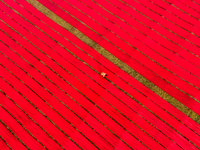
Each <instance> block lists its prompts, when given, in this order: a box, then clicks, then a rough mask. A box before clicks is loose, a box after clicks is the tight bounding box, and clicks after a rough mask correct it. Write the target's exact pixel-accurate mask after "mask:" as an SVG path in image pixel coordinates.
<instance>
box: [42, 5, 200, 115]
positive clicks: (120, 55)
mask: <svg viewBox="0 0 200 150" xmlns="http://www.w3.org/2000/svg"><path fill="white" fill-rule="evenodd" d="M42 3H44V2H42ZM45 3H46V2H45ZM45 6H47V5H46V4H45ZM47 7H51V5H48V6H47ZM54 8H56V6H54ZM58 10H59V9H57V12H56V13H60V10H59V11H58ZM61 12H62V11H61ZM63 14H65V16H64V17H69V18H70V16H68V15H67V14H66V13H63V12H62V13H61V14H60V15H61V16H62V15H63ZM67 20H68V19H67ZM68 21H70V22H71V23H72V24H73V25H74V26H75V27H78V28H79V30H81V31H82V32H83V33H85V31H87V33H86V34H87V35H88V36H89V37H90V36H95V37H96V36H97V35H95V34H94V33H93V32H92V33H91V31H90V30H88V29H87V28H85V27H84V26H81V24H79V23H78V22H77V21H76V20H74V18H70V19H69V20H68ZM73 22H74V23H73ZM78 24H79V26H77V25H78ZM83 28H84V30H82V29H83ZM97 37H98V36H97ZM98 38H99V39H101V37H98ZM92 39H93V40H95V41H96V42H97V39H96V38H94V37H93V38H92ZM103 42H104V43H105V42H106V41H102V42H101V45H102V46H105V47H106V49H107V50H109V51H113V50H115V53H114V54H115V55H118V54H119V51H117V49H116V48H114V47H113V46H112V45H110V44H109V43H108V42H106V43H105V44H104V43H103ZM111 47H112V48H111ZM118 57H119V58H120V57H121V59H122V57H123V59H124V60H123V61H125V62H127V60H129V59H130V58H129V57H128V56H127V55H125V54H123V55H122V54H119V56H118ZM128 63H129V65H131V66H132V67H133V65H134V68H135V69H136V70H138V69H141V68H143V67H142V66H141V65H140V64H139V63H137V62H134V63H133V61H131V62H128ZM136 67H137V68H136ZM139 72H140V73H142V72H143V73H144V69H142V70H141V71H139ZM147 72H148V73H147ZM143 73H142V74H143ZM144 76H146V77H147V76H148V77H147V78H148V79H149V80H150V81H151V79H150V78H152V77H153V78H154V83H155V82H161V83H164V84H165V86H161V85H158V86H160V87H162V88H165V91H166V92H169V93H170V94H172V95H173V96H174V97H175V98H177V99H178V100H180V99H179V98H178V97H179V96H181V97H182V96H183V93H182V92H178V90H177V89H176V88H173V87H171V86H167V85H169V84H168V83H166V82H165V81H163V80H162V81H161V80H160V79H159V78H156V80H155V77H156V76H155V75H153V74H152V73H150V72H149V71H148V70H145V75H144ZM166 87H170V88H173V90H172V89H171V90H169V89H168V88H166ZM172 91H173V92H172ZM177 92H178V93H179V94H177ZM173 93H174V94H173ZM175 93H176V94H175ZM184 95H185V94H184ZM184 97H185V96H184ZM181 99H182V98H181ZM189 99H191V98H189V97H188V98H187V102H188V100H189ZM182 100H183V99H182ZM181 102H182V103H184V104H185V102H183V101H181ZM194 103H195V101H194ZM197 105H198V104H197ZM187 106H188V105H187ZM195 106H196V105H193V107H195ZM188 107H190V106H188ZM190 108H191V107H190ZM192 110H194V108H192ZM196 111H199V109H196V110H195V112H196Z"/></svg>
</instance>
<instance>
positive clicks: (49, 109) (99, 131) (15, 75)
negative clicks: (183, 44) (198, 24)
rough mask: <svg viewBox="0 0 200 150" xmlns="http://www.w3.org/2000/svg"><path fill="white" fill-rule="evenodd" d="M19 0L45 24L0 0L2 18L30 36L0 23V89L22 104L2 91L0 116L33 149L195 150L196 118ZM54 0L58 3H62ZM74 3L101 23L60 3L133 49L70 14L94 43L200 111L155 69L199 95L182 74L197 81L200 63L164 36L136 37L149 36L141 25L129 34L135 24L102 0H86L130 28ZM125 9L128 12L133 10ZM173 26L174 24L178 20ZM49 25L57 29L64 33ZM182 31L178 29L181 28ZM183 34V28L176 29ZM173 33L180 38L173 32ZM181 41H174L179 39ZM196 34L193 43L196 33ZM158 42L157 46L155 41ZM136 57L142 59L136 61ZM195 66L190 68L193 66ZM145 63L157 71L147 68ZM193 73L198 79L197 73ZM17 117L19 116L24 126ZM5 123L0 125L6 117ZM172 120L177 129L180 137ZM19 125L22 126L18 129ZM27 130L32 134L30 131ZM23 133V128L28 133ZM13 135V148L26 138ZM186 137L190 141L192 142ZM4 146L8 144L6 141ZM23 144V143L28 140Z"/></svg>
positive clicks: (197, 127) (190, 92)
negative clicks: (171, 45)
mask: <svg viewBox="0 0 200 150" xmlns="http://www.w3.org/2000/svg"><path fill="white" fill-rule="evenodd" d="M17 2H20V3H21V5H22V6H24V7H25V8H27V9H28V11H30V12H32V13H33V15H31V14H29V12H27V11H26V10H25V9H24V8H23V7H21V6H19V5H18V4H16V3H14V2H13V1H11V0H8V1H6V3H7V4H8V5H9V6H11V7H12V8H14V9H16V10H17V11H18V12H19V13H20V14H21V15H22V16H23V17H24V18H26V19H28V20H29V21H30V22H31V24H34V25H35V26H37V28H39V29H37V28H36V27H34V26H33V25H31V24H30V23H28V22H27V21H25V20H24V19H23V18H21V17H20V16H19V15H17V14H16V13H15V12H13V11H11V9H10V8H8V7H7V6H5V5H4V4H3V3H1V6H0V9H1V10H3V12H2V11H0V16H1V18H2V20H3V22H5V23H6V24H8V25H9V26H11V27H12V28H13V29H15V30H16V31H17V32H18V33H20V34H22V36H24V37H25V38H26V39H28V41H27V40H25V39H24V38H23V37H22V36H21V35H19V34H18V33H16V32H15V31H13V30H12V29H11V28H9V27H8V26H7V25H6V24H5V23H3V22H0V26H1V31H0V35H1V36H0V40H1V43H0V45H1V47H0V51H1V54H0V62H1V66H0V70H1V71H0V76H1V78H0V83H1V87H3V88H2V91H3V92H5V94H6V95H7V96H8V97H10V98H11V99H12V100H14V101H15V102H16V103H13V102H11V101H10V99H8V97H6V96H5V95H3V94H2V93H1V92H0V94H1V95H0V96H1V97H2V100H1V104H2V106H3V107H0V111H1V112H2V114H4V117H2V118H1V117H0V119H1V120H2V121H3V122H4V123H6V124H8V125H11V124H12V122H13V124H12V125H11V127H12V128H15V129H13V132H14V134H16V135H17V136H18V137H19V138H20V139H21V140H22V141H23V142H24V143H25V144H26V145H27V146H28V147H29V148H31V149H42V146H46V147H47V148H48V149H58V148H69V149H74V148H83V149H95V148H100V149H114V148H119V149H128V148H134V149H146V148H147V147H148V148H150V149H164V148H167V149H181V148H183V149H190V148H193V149H195V146H194V145H193V144H192V143H194V144H195V145H197V146H200V142H199V140H198V139H199V133H200V130H199V128H200V126H199V125H198V124H197V123H195V122H194V121H193V120H191V119H190V118H188V117H187V116H185V115H184V114H182V113H181V112H180V111H178V110H177V109H176V108H174V107H173V106H171V105H170V104H169V103H167V102H166V101H165V100H163V99H162V98H160V97H159V96H158V95H156V94H155V93H154V92H152V91H151V90H150V89H148V88H147V87H145V86H144V85H142V84H141V83H139V82H138V81H136V80H135V79H133V78H132V77H131V76H129V75H128V74H126V73H125V72H124V71H122V70H121V69H119V68H118V67H116V66H115V65H114V64H112V63H111V62H109V61H108V60H107V59H105V58H104V57H103V56H101V55H100V54H98V53H97V52H96V51H94V50H93V49H92V48H91V47H89V46H87V45H86V44H84V43H83V42H81V41H80V40H78V39H77V38H76V37H75V36H73V35H72V34H71V33H69V32H67V31H66V30H65V29H63V28H62V27H60V26H58V25H57V24H55V23H54V22H52V21H51V20H50V19H48V18H47V17H46V16H44V15H42V14H41V13H39V12H38V11H36V10H35V9H34V8H33V7H32V6H31V5H30V4H28V3H27V2H25V1H19V0H17ZM55 2H56V3H57V1H55ZM60 2H61V1H60ZM113 2H115V1H113ZM116 2H117V1H116ZM41 3H43V4H45V6H46V7H48V8H50V9H51V10H52V11H53V12H55V13H58V14H59V15H61V16H62V17H64V15H66V13H61V12H62V11H61V9H59V8H58V7H56V6H55V5H53V4H52V3H48V1H41ZM58 3H59V2H58ZM68 3H72V4H73V5H74V6H75V7H78V8H79V9H80V10H81V11H84V12H86V14H90V16H92V18H94V19H95V20H96V21H98V24H97V23H95V22H94V21H92V20H91V19H89V18H86V17H85V16H84V15H82V14H81V13H78V11H75V9H73V8H72V7H70V6H69V5H68V4H67V3H66V2H64V1H63V3H59V5H60V6H65V7H67V6H69V7H68V8H70V9H67V10H68V11H70V10H72V11H71V12H70V13H71V14H73V15H79V17H80V16H81V17H80V19H81V20H83V21H86V23H88V25H89V26H90V25H91V27H92V28H93V29H95V30H97V31H98V33H100V34H103V35H104V36H105V37H107V38H108V39H109V40H111V41H112V42H113V43H114V44H116V45H118V46H119V47H120V48H122V50H124V51H126V52H127V53H128V55H127V54H122V53H121V52H120V51H118V49H116V47H114V46H113V45H112V44H111V43H109V42H107V41H106V40H105V39H103V38H102V37H100V36H99V35H97V34H94V32H91V30H89V29H88V28H85V27H84V26H83V25H82V24H80V23H78V22H77V21H76V20H74V19H73V18H71V17H70V16H68V17H69V18H68V19H69V20H66V21H69V22H70V23H72V24H73V25H74V26H75V27H77V28H78V29H80V30H81V31H83V32H84V33H85V34H86V35H88V36H89V37H90V38H92V39H93V40H94V41H96V42H97V43H99V44H100V45H101V46H103V47H105V48H106V49H107V50H109V51H111V52H112V53H113V54H116V56H117V57H118V58H120V59H121V60H123V61H124V62H126V63H127V64H129V65H130V66H131V67H133V68H134V69H136V70H137V71H138V72H139V73H141V74H143V75H144V76H145V77H147V78H148V79H150V80H151V81H152V82H154V83H156V85H157V86H160V87H161V88H163V89H165V90H166V91H167V92H169V93H170V94H171V95H172V96H174V97H175V98H177V99H178V100H179V101H181V102H182V103H183V104H185V105H186V106H188V107H189V108H191V109H192V110H194V111H196V112H197V113H199V109H198V108H199V103H198V102H196V101H195V100H194V99H192V98H190V97H189V96H187V95H186V94H184V93H182V92H181V91H179V90H177V89H176V88H175V87H173V86H172V85H170V84H169V83H167V82H166V81H164V80H162V79H161V78H160V77H158V76H157V75H156V74H155V73H157V74H159V75H160V76H161V77H163V78H166V79H167V80H168V81H170V82H171V83H173V84H174V85H176V86H179V88H181V89H182V90H184V92H187V93H189V94H190V95H192V96H194V97H196V98H197V99H198V96H199V89H196V88H195V87H194V86H192V85H190V84H188V83H186V82H184V81H183V80H182V79H181V78H184V79H186V80H187V81H188V82H189V83H191V84H194V85H196V86H198V87H199V82H198V80H199V79H198V78H197V77H199V72H196V71H197V70H199V68H198V67H196V63H195V62H192V63H189V62H188V60H187V59H186V57H179V56H177V55H175V54H174V53H172V52H171V51H170V50H169V49H167V52H162V51H166V49H165V47H164V46H162V47H161V46H159V43H158V42H161V41H162V40H159V37H158V38H156V37H155V39H156V40H158V42H154V40H151V39H150V40H148V41H147V40H145V41H144V40H142V41H141V42H137V41H136V40H134V38H135V37H136V36H135V35H134V33H137V36H138V37H137V38H138V39H141V38H147V37H146V36H145V35H144V34H139V32H138V31H140V30H141V29H140V30H138V31H134V32H130V33H131V34H132V35H128V34H126V33H125V32H124V31H129V28H130V26H127V24H125V23H124V22H122V21H121V20H119V19H117V18H116V17H114V16H113V15H110V14H108V13H106V12H105V11H104V10H103V9H101V8H99V7H97V5H96V4H94V3H90V1H85V2H84V3H86V4H88V5H90V7H92V8H93V9H96V10H97V9H98V13H100V14H103V15H104V16H105V17H108V18H109V19H110V20H112V21H113V22H115V23H116V24H118V25H120V26H121V28H122V29H123V30H124V31H123V30H121V29H119V28H117V27H116V26H115V25H114V24H112V23H110V22H109V21H107V20H105V19H104V18H103V17H101V16H100V15H98V14H96V13H95V12H94V11H93V10H90V8H88V7H87V6H84V4H82V3H80V2H78V1H68ZM99 3H101V4H102V5H105V7H106V6H107V5H109V4H108V3H106V2H104V1H101V2H99ZM63 4H65V5H63ZM149 5H150V4H149ZM110 6H111V5H110ZM121 6H123V7H124V8H123V9H125V5H123V4H120V5H119V7H121ZM137 6H138V7H137V9H140V8H141V6H140V5H139V4H138V5H137ZM135 7H136V5H135ZM108 8H113V10H115V12H114V13H116V14H117V12H120V11H118V10H116V9H114V7H108ZM126 8H127V6H126ZM111 10H112V9H111ZM125 10H126V11H129V9H125ZM130 10H131V9H130ZM141 10H143V9H141ZM144 10H145V9H144ZM34 16H36V17H37V18H39V19H37V18H36V17H34ZM10 17H11V18H10ZM154 17H155V16H154ZM41 20H42V22H41ZM142 21H143V22H144V23H145V24H146V23H149V25H151V24H152V23H151V22H148V21H147V20H145V18H144V19H143V20H142ZM146 21H147V22H146ZM44 22H45V23H44ZM164 23H166V22H164ZM46 25H48V26H46ZM102 25H104V26H105V27H106V28H107V29H109V30H112V31H113V32H116V33H117V35H120V38H118V37H117V36H115V35H114V34H113V33H111V32H110V31H109V30H107V29H106V28H103V27H102ZM49 27H50V28H49ZM128 27H129V28H128ZM138 27H139V26H138ZM169 27H170V26H168V28H169ZM172 27H175V26H174V25H172ZM51 28H53V29H55V30H56V32H58V33H59V34H60V35H59V34H57V33H56V32H54V31H53V30H52V29H51ZM131 28H132V27H131ZM156 28H157V26H156ZM170 28H171V27H170ZM83 29H84V30H83ZM177 29H178V28H177ZM40 30H42V31H43V32H44V33H42V32H41V31H40ZM2 31H3V32H2ZM147 31H148V30H147ZM163 31H164V30H162V32H163ZM182 31H183V30H182V29H180V33H181V34H182ZM4 32H5V33H7V34H8V35H9V36H11V37H12V38H13V39H14V40H12V39H11V38H10V37H8V36H7V35H6V34H5V33H4ZM148 32H152V31H148ZM166 33H167V32H166ZM177 33H179V32H178V31H177ZM185 33H186V32H185ZM145 34H147V33H145ZM167 34H168V33H167ZM169 35H170V34H169ZM183 35H184V34H183ZM49 36H51V37H52V38H53V40H52V38H50V37H49ZM121 38H122V39H124V40H126V42H130V43H131V44H132V45H134V44H136V42H137V46H138V47H140V48H141V50H142V52H144V53H146V54H147V55H148V56H149V57H151V58H152V59H155V60H156V61H157V62H159V64H162V65H163V66H165V67H166V68H167V69H171V71H172V72H173V73H175V74H177V76H175V75H174V74H172V73H170V72H168V71H166V70H165V69H164V68H162V67H160V66H159V65H157V64H156V63H154V62H152V61H151V60H150V59H148V58H146V57H144V55H142V54H141V53H139V52H136V51H135V49H133V48H132V47H130V46H129V45H128V44H126V42H124V41H122V39H121ZM169 38H170V39H173V36H171V35H170V37H169ZM174 38H175V39H176V40H179V39H178V38H177V37H175V36H174ZM176 40H174V39H173V41H175V42H176ZM191 40H192V41H195V39H191ZM57 42H59V43H61V44H62V45H63V46H65V48H66V49H69V50H70V51H71V52H72V53H73V54H74V55H76V56H78V57H79V58H80V59H81V60H83V61H85V62H86V63H87V64H88V65H89V66H87V65H85V64H84V63H82V61H81V60H79V59H77V58H76V57H74V56H73V55H72V54H70V53H69V52H67V50H66V49H64V48H63V47H62V46H60V45H58V44H57ZM152 42H153V43H154V44H151V43H152ZM18 43H19V44H20V45H21V46H20V45H19V44H18ZM150 45H151V47H150ZM127 48H128V49H127ZM151 48H153V49H154V48H155V49H157V51H158V52H159V53H162V55H164V56H165V57H169V58H170V55H172V56H174V58H172V61H176V63H177V65H174V64H173V63H172V62H171V61H169V60H167V59H164V57H162V56H161V55H159V54H157V53H156V52H155V51H153V50H151ZM158 48H161V50H158ZM87 54H89V55H90V56H92V57H90V56H89V55H87ZM132 54H134V55H132ZM184 54H186V53H184ZM167 55H168V56H167ZM185 56H186V55H185ZM7 57H8V58H7ZM133 58H134V59H133ZM175 58H176V59H175ZM198 59H199V58H198ZM135 60H137V61H140V62H141V63H138V62H137V61H135ZM133 62H135V63H138V66H137V65H136V64H134V63H133ZM179 65H180V66H181V67H180V66H179ZM189 65H191V67H188V66H189ZM147 67H148V68H149V69H151V70H152V71H154V72H155V73H154V72H152V71H150V70H148V68H147ZM102 71H103V72H106V74H107V76H106V78H105V79H104V78H102V77H101V76H100V73H101V72H102ZM190 72H191V73H192V74H193V75H196V76H197V77H194V76H193V75H192V74H190ZM110 81H112V82H113V83H114V84H116V85H117V86H118V87H120V89H122V90H123V91H125V92H127V93H128V94H130V95H131V96H132V97H134V98H135V99H136V100H137V101H138V102H140V103H141V104H142V105H144V106H145V107H147V108H148V109H150V110H151V111H152V112H153V113H151V112H150V111H148V110H147V109H145V108H144V107H143V106H141V105H140V104H138V103H137V102H136V101H135V100H133V99H132V98H130V97H129V96H128V95H126V94H125V93H124V92H122V91H121V90H120V89H119V88H117V87H116V86H114V85H113V84H111V83H110ZM13 87H14V88H13ZM5 100H6V101H5ZM4 108H5V109H6V110H7V111H5V109H4ZM8 112H10V113H11V114H13V116H11V115H10V114H8ZM154 114H156V116H158V117H156V116H155V115H154ZM27 115H28V116H27ZM173 116H174V117H173ZM175 117H176V118H175ZM7 119H8V120H7ZM163 120H164V122H163ZM17 121H19V122H21V123H22V124H23V127H22V126H20V125H19V123H17ZM180 121H181V122H180ZM0 125H1V126H2V124H1V123H0ZM15 125H16V126H15ZM169 125H170V126H171V127H173V128H175V130H177V131H178V132H179V133H181V135H180V134H179V133H178V132H176V131H175V130H173V129H172V128H171V127H170V126H169ZM18 128H19V130H16V129H18ZM25 128H26V129H27V131H29V132H30V133H31V135H32V136H31V135H30V134H29V133H28V132H26V131H25V130H24V129H25ZM2 129H3V130H2V133H3V134H4V133H5V134H7V132H8V131H7V129H6V128H5V127H4V125H3V128H2ZM4 130H5V131H4ZM19 131H22V134H20V132H19ZM4 136H5V138H4ZM68 136H69V137H70V138H68ZM25 137H27V138H25ZM185 137H186V138H185ZM3 138H4V139H5V141H6V142H8V140H9V139H10V138H9V137H7V136H6V135H3ZM14 139H15V138H11V140H12V141H14V143H12V142H8V144H9V145H10V146H11V145H12V146H11V147H17V146H18V145H17V144H19V147H20V144H21V143H20V141H19V140H18V142H16V145H15V141H16V139H15V140H14ZM36 139H37V140H38V141H39V142H38V141H36ZM188 139H189V140H190V141H191V142H192V143H190V142H188ZM30 141H31V142H30ZM0 142H1V141H0ZM4 147H6V146H5V144H4ZM20 149H23V145H22V148H20Z"/></svg>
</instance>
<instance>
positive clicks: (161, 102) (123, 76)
mask: <svg viewBox="0 0 200 150" xmlns="http://www.w3.org/2000/svg"><path fill="white" fill-rule="evenodd" d="M23 6H25V7H27V8H28V10H29V11H31V12H32V13H35V12H36V11H37V10H36V9H35V8H34V7H32V5H30V4H29V3H27V2H24V3H23ZM18 11H19V10H18ZM26 14H28V13H26ZM37 17H39V18H40V19H41V20H42V21H44V22H46V23H47V24H50V25H51V26H52V27H53V29H56V30H57V31H59V33H60V34H63V35H65V37H67V38H68V39H69V40H70V41H71V42H73V43H75V44H76V45H78V46H79V47H81V48H82V49H83V50H84V51H85V52H86V53H89V54H90V55H91V56H93V57H94V58H95V59H97V61H99V63H101V64H102V65H103V66H105V67H106V68H107V69H109V70H107V69H106V68H104V67H103V66H101V64H97V65H96V63H97V62H95V61H94V60H93V59H91V58H90V57H83V56H85V53H82V52H81V51H78V50H77V51H76V48H75V47H74V48H72V49H70V50H71V51H72V52H73V53H74V54H75V55H77V56H78V57H80V58H81V59H83V60H84V61H85V62H87V63H89V62H90V61H92V63H90V66H92V67H93V68H95V69H96V70H97V71H99V72H101V71H105V72H106V73H108V76H107V78H108V79H109V80H112V79H113V78H115V77H116V76H114V75H113V73H112V72H115V73H116V74H117V75H118V76H119V77H120V78H121V79H122V80H124V81H126V82H127V83H129V84H130V85H132V86H134V87H135V88H136V89H137V90H140V91H141V92H142V93H144V94H145V95H146V96H147V97H149V98H151V99H152V100H153V101H154V102H156V103H158V104H159V105H160V106H162V107H163V108H165V109H167V110H168V111H170V113H171V114H173V115H174V116H175V117H177V118H178V119H179V120H181V121H182V122H184V123H186V124H187V125H188V126H189V127H190V128H191V127H192V130H195V132H199V131H200V129H198V128H199V125H198V124H197V123H196V122H194V121H193V120H191V119H190V118H189V117H187V116H186V115H184V114H182V112H180V111H178V110H177V109H176V108H174V107H172V106H171V105H170V104H169V103H167V102H166V101H164V100H163V99H161V98H160V97H159V96H158V95H156V94H155V93H153V92H152V91H151V90H149V89H148V88H146V87H145V86H143V85H142V84H141V83H140V82H138V81H137V80H135V79H134V78H132V77H130V75H128V74H126V73H125V72H124V71H122V70H121V69H119V68H118V67H116V66H115V65H114V64H112V63H111V62H110V61H108V60H107V59H105V58H104V57H102V56H101V55H99V54H98V53H97V52H96V51H94V50H93V49H92V48H91V47H89V46H88V45H86V44H85V43H83V42H82V41H80V40H79V39H78V38H76V37H75V36H74V35H73V34H71V33H70V32H68V31H67V30H64V29H63V28H62V27H60V26H59V25H57V24H56V23H55V22H53V21H52V20H50V19H49V18H48V17H46V16H45V15H44V14H42V13H39V12H38V15H37ZM43 29H45V28H43ZM51 33H52V32H51ZM53 37H55V36H53ZM65 43H66V42H65ZM65 43H62V44H63V45H64V44H65ZM87 60H88V61H87ZM111 70H112V72H110V71H111ZM114 83H115V84H117V85H118V86H120V85H123V86H122V88H123V87H127V86H125V84H124V83H122V82H119V84H118V82H117V83H116V82H114ZM123 89H124V88H123ZM127 89H130V87H129V88H128V87H127V88H126V92H127ZM124 90H125V89H124ZM130 90H131V92H129V94H131V95H132V96H133V95H136V94H135V93H133V90H134V89H133V88H131V89H130ZM142 99H145V98H142ZM138 100H139V99H138ZM146 101H148V99H146ZM149 103H151V101H149ZM151 104H152V103H151ZM152 105H153V104H152ZM169 108H170V109H169ZM183 116H185V117H184V118H183ZM188 119H189V120H188Z"/></svg>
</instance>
